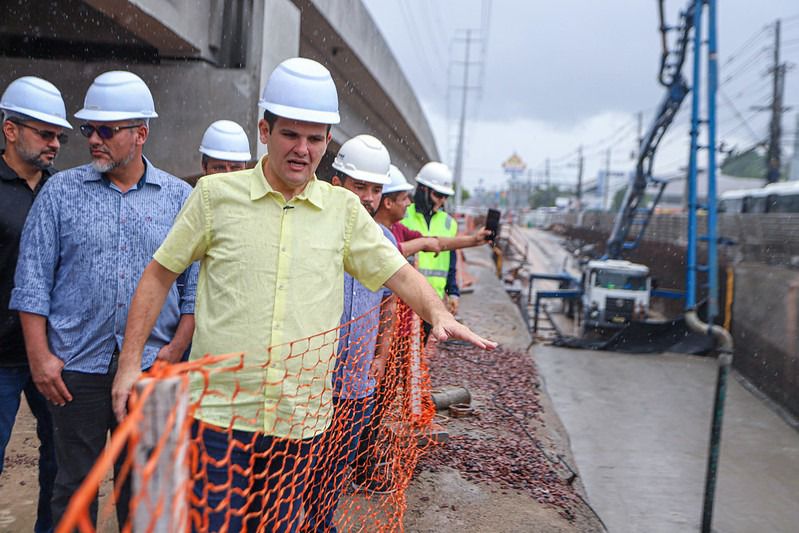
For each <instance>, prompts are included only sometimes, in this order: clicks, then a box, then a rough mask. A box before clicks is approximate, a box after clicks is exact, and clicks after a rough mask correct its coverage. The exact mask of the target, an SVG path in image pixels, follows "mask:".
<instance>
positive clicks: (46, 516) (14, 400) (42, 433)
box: [0, 367, 56, 533]
mask: <svg viewBox="0 0 799 533" xmlns="http://www.w3.org/2000/svg"><path fill="white" fill-rule="evenodd" d="M22 394H25V400H26V401H27V402H28V407H30V410H31V412H32V413H33V416H34V417H35V418H36V435H37V436H38V437H39V505H38V509H37V514H36V525H35V526H34V531H35V532H36V533H45V532H49V531H52V530H53V515H52V513H51V512H50V499H51V498H52V496H53V481H54V480H55V476H56V459H55V447H54V445H53V422H52V420H51V418H50V412H49V411H48V409H47V400H46V399H45V397H44V396H42V394H41V393H40V392H39V391H38V390H37V389H36V385H35V384H34V383H33V379H31V373H30V370H29V369H28V367H14V368H0V475H2V474H3V462H4V460H5V454H6V446H8V441H9V439H10V438H11V430H12V429H13V428H14V421H15V420H16V417H17V411H18V410H19V403H20V398H21V396H22ZM9 490H10V489H9Z"/></svg>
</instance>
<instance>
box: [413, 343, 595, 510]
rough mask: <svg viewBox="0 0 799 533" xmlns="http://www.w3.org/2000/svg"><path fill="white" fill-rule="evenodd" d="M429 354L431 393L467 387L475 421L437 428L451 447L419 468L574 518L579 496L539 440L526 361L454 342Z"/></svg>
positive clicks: (535, 391)
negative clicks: (453, 473) (451, 474)
mask: <svg viewBox="0 0 799 533" xmlns="http://www.w3.org/2000/svg"><path fill="white" fill-rule="evenodd" d="M433 353H434V355H433V356H432V357H431V358H430V360H429V361H428V364H429V367H430V375H431V377H432V382H433V387H434V389H436V388H445V387H451V386H463V387H466V388H468V389H469V391H470V392H471V394H472V405H473V406H474V407H475V410H476V414H475V416H473V417H469V418H461V419H448V420H445V421H442V425H443V426H444V427H445V428H446V429H447V430H448V431H449V432H450V440H449V442H448V443H446V444H444V445H441V446H436V447H434V448H433V449H431V450H430V452H429V453H427V454H425V455H423V456H422V459H421V461H420V463H419V465H418V467H417V468H418V469H420V470H431V471H438V470H439V469H440V468H442V467H451V468H454V469H456V470H458V471H459V472H461V475H462V476H463V477H465V478H466V479H468V480H470V481H474V482H491V483H493V484H494V485H496V486H498V487H499V490H502V491H507V490H514V491H518V492H522V493H526V494H528V495H530V496H532V497H533V498H535V499H536V500H537V501H539V502H540V503H543V504H549V505H553V506H555V507H557V508H558V509H560V513H561V514H562V515H563V516H564V517H565V518H567V519H571V518H572V517H573V516H574V513H573V510H574V509H575V507H576V506H578V505H580V503H579V500H580V496H579V495H578V494H577V493H576V491H575V489H574V488H573V487H572V486H571V484H570V479H571V478H572V477H573V474H572V472H571V470H570V468H569V466H568V465H566V464H565V463H563V462H562V461H561V460H560V458H559V457H557V456H555V455H554V454H553V453H552V452H547V451H546V448H545V447H544V445H543V444H542V443H541V442H540V441H539V440H538V438H537V437H536V433H537V432H540V430H541V428H542V427H543V421H542V419H541V405H540V402H539V394H540V393H539V380H538V373H537V371H536V368H535V365H534V364H533V362H532V360H531V358H530V356H529V355H527V354H524V353H519V352H513V351H509V350H505V349H502V348H497V349H496V350H493V351H491V352H485V351H482V350H480V349H477V348H474V347H472V346H470V345H466V344H463V343H461V342H458V341H448V342H445V343H440V344H438V346H437V347H436V348H435V349H434V350H433ZM442 414H446V412H444V413H442Z"/></svg>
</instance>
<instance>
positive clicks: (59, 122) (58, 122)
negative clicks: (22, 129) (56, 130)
mask: <svg viewBox="0 0 799 533" xmlns="http://www.w3.org/2000/svg"><path fill="white" fill-rule="evenodd" d="M2 109H3V110H4V111H13V112H14V113H19V114H20V115H25V116H27V117H30V118H32V119H34V120H38V121H40V122H44V123H46V124H52V125H53V126H61V127H62V128H69V129H72V124H70V123H69V122H67V120H66V119H65V118H61V117H58V116H56V115H49V114H47V113H42V112H41V111H36V110H34V109H27V108H25V107H20V106H16V105H4V106H3V107H2Z"/></svg>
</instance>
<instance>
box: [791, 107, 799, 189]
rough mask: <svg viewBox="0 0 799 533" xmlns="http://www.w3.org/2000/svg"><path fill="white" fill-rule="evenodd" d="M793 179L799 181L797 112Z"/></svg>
mask: <svg viewBox="0 0 799 533" xmlns="http://www.w3.org/2000/svg"><path fill="white" fill-rule="evenodd" d="M790 179H791V181H799V113H797V114H796V129H795V130H794V133H793V160H792V161H791V178H790Z"/></svg>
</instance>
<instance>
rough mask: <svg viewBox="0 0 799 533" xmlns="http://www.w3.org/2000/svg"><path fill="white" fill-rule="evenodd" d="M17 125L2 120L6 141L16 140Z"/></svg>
mask: <svg viewBox="0 0 799 533" xmlns="http://www.w3.org/2000/svg"><path fill="white" fill-rule="evenodd" d="M18 131H19V127H18V126H17V125H16V124H14V123H13V122H11V121H10V120H4V121H3V135H5V137H6V142H17V132H18Z"/></svg>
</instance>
